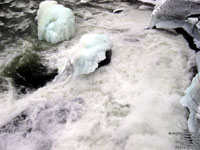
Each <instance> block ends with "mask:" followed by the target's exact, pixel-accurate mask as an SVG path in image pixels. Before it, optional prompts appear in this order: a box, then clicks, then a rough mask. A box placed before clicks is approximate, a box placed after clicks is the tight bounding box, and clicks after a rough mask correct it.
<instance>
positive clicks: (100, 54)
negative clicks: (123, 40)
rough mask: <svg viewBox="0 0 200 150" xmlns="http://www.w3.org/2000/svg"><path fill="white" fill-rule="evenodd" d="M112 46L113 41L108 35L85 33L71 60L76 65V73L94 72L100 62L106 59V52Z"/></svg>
mask: <svg viewBox="0 0 200 150" xmlns="http://www.w3.org/2000/svg"><path fill="white" fill-rule="evenodd" d="M111 48H112V42H111V40H110V38H109V37H108V36H107V35H104V34H85V35H83V36H82V37H81V39H80V42H79V45H78V46H77V47H76V48H75V49H74V51H73V52H72V57H71V60H70V61H71V64H73V66H74V75H80V74H89V73H91V72H94V71H95V69H97V68H98V63H99V62H101V61H103V60H105V59H106V52H107V51H110V50H111Z"/></svg>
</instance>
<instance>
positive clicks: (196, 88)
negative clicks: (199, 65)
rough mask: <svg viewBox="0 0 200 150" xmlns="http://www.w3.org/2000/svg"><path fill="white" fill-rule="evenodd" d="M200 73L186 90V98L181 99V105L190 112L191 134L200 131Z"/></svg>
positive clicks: (189, 126) (189, 127)
mask: <svg viewBox="0 0 200 150" xmlns="http://www.w3.org/2000/svg"><path fill="white" fill-rule="evenodd" d="M199 103H200V73H198V74H197V75H196V76H195V77H194V78H193V80H192V83H191V85H190V86H189V87H188V88H187V89H186V90H185V96H184V97H183V98H182V99H181V104H182V106H184V107H187V108H188V109H189V111H190V115H189V119H188V129H189V131H190V132H199V131H200V122H199V120H200V116H199V113H198V112H200V107H199Z"/></svg>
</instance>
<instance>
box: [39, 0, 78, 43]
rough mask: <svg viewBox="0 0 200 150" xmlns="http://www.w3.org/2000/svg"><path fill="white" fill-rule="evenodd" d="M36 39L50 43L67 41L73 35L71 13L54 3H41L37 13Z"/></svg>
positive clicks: (73, 19) (73, 23)
mask: <svg viewBox="0 0 200 150" xmlns="http://www.w3.org/2000/svg"><path fill="white" fill-rule="evenodd" d="M37 19H38V38H39V40H46V41H47V42H50V43H58V42H61V41H64V40H69V39H70V38H71V37H72V36H73V35H74V33H75V17H74V14H73V12H72V11H71V10H70V9H69V8H66V7H64V6H63V5H60V4H58V3H57V2H56V1H43V2H41V3H40V7H39V10H38V12H37Z"/></svg>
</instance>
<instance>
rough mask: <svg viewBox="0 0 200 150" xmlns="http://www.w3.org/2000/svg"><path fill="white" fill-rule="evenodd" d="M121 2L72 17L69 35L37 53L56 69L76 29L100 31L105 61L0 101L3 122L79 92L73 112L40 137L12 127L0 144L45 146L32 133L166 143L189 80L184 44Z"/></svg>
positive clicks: (133, 149)
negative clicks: (108, 46) (106, 44)
mask: <svg viewBox="0 0 200 150" xmlns="http://www.w3.org/2000/svg"><path fill="white" fill-rule="evenodd" d="M124 7H125V8H126V9H125V11H124V12H123V13H122V14H111V13H103V14H99V15H97V16H95V18H94V19H91V20H88V21H85V22H83V23H79V24H78V26H77V28H78V31H77V35H76V36H75V37H74V39H72V40H71V41H69V42H64V43H62V44H60V46H59V48H58V50H57V51H56V52H54V53H51V51H49V52H48V53H46V54H44V55H45V56H46V58H47V59H48V61H49V65H50V66H54V67H58V68H59V72H62V70H63V68H64V66H65V64H66V63H67V60H68V56H69V55H68V54H69V53H70V52H71V51H72V50H73V48H74V46H75V45H76V43H78V41H79V39H80V37H81V35H82V34H84V33H92V32H95V33H106V34H108V35H109V36H110V38H111V39H112V41H113V49H112V50H113V55H112V61H111V63H110V64H109V65H108V66H105V67H101V68H100V69H98V70H97V71H96V72H94V73H92V74H90V75H82V76H79V77H76V78H70V79H69V78H68V77H66V78H65V77H64V78H63V81H59V82H52V83H48V84H47V85H46V86H45V87H43V88H40V89H38V90H37V91H35V92H34V93H31V94H28V95H26V96H25V97H23V98H21V99H20V100H18V101H16V100H14V99H13V98H12V97H10V98H8V97H6V96H5V98H3V99H2V100H1V104H0V115H1V117H0V123H1V124H3V123H5V122H6V121H8V120H9V119H10V118H11V117H13V116H16V114H17V113H19V112H20V111H22V110H24V108H27V107H30V106H31V105H32V104H34V103H38V102H46V101H50V100H55V101H56V100H57V101H59V100H61V99H62V100H63V99H67V100H68V99H69V100H70V99H74V98H76V97H81V98H82V99H83V100H84V106H83V107H84V111H83V112H82V115H81V117H80V118H79V119H77V120H76V121H75V122H68V123H67V124H65V125H63V126H62V127H58V128H59V129H58V130H56V132H53V133H49V134H48V141H45V140H44V139H43V138H44V136H41V133H38V134H37V132H35V133H34V135H31V136H27V137H19V136H18V135H12V136H13V137H12V141H11V142H10V143H12V144H5V143H3V144H4V145H3V144H2V145H3V146H2V145H0V146H2V147H3V150H11V149H12V150H13V148H14V149H16V150H18V149H19V150H46V149H45V148H44V147H45V144H44V146H43V148H41V147H37V143H38V142H37V140H39V142H43V141H44V142H43V143H45V142H46V143H47V144H46V145H51V146H50V147H49V146H46V148H47V149H52V150H66V149H70V150H147V149H148V150H161V149H162V150H171V149H174V143H175V139H176V138H177V137H174V136H170V135H169V134H168V133H169V132H179V131H182V130H183V128H184V127H183V126H182V125H186V120H185V116H184V110H183V108H182V107H181V105H180V99H181V97H182V95H183V91H184V89H185V88H186V87H187V85H188V84H189V83H190V76H191V75H190V73H189V67H190V63H191V59H192V55H193V54H192V51H191V50H190V49H189V47H188V45H187V43H186V42H185V40H184V39H183V38H182V36H180V35H173V34H169V33H166V32H163V31H155V30H145V28H146V27H147V26H148V23H149V19H150V15H151V12H149V11H139V10H135V9H133V8H132V7H131V6H126V5H124ZM64 79H65V80H64ZM34 137H37V138H34ZM40 137H41V138H40ZM1 138H2V137H1ZM45 138H46V136H45ZM40 139H41V140H40ZM23 141H28V142H23ZM30 141H32V142H30ZM48 142H49V143H51V144H48ZM8 143H9V142H8ZM0 144H1V143H0ZM0 148H1V147H0Z"/></svg>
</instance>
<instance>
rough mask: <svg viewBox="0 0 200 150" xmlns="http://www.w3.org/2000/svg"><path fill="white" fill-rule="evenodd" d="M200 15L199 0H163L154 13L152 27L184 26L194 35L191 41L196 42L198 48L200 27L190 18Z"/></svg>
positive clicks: (172, 27) (174, 27) (171, 27)
mask: <svg viewBox="0 0 200 150" xmlns="http://www.w3.org/2000/svg"><path fill="white" fill-rule="evenodd" d="M180 8H182V9H180ZM199 15H200V2H199V1H194V0H182V1H178V0H161V1H160V3H158V5H157V6H156V8H155V10H154V11H153V13H152V18H151V23H150V27H151V28H153V27H155V28H162V29H177V28H182V29H183V30H185V31H186V33H187V34H188V35H189V36H191V37H192V41H190V42H192V43H194V44H195V45H196V47H197V48H200V33H199V28H198V26H197V23H191V21H190V18H194V17H196V18H198V17H199ZM188 35H187V36H188Z"/></svg>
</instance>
